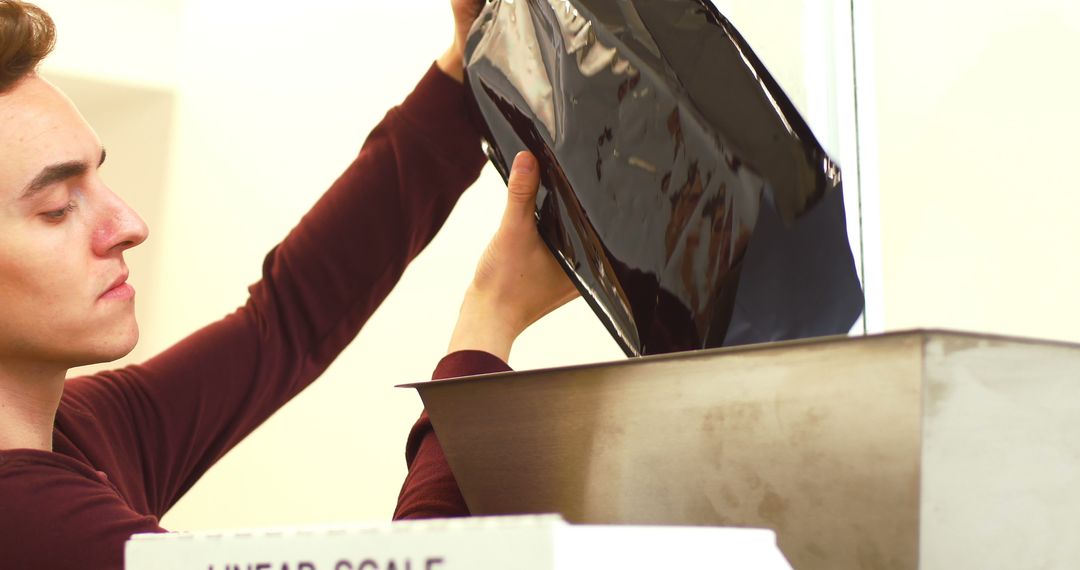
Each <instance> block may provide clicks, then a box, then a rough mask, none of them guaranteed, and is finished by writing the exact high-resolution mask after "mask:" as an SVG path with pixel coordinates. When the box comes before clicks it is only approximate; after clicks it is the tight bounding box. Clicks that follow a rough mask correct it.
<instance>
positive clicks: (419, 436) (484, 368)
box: [394, 350, 511, 520]
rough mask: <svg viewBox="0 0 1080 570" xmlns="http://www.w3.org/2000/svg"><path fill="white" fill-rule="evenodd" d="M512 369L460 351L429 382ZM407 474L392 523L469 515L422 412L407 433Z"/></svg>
mask: <svg viewBox="0 0 1080 570" xmlns="http://www.w3.org/2000/svg"><path fill="white" fill-rule="evenodd" d="M510 370H511V368H510V366H509V365H507V364H506V363H505V362H503V361H502V360H501V359H500V358H498V357H497V356H494V355H492V354H488V353H486V352H481V351H477V350H462V351H459V352H453V353H451V354H448V355H447V356H446V357H444V358H443V359H442V360H441V361H440V362H439V365H438V366H437V367H436V368H435V373H434V374H432V380H439V379H445V378H459V377H461V376H474V375H477V374H489V373H494V372H508V371H510ZM405 461H406V463H407V464H408V466H409V472H408V474H407V475H406V476H405V482H404V484H403V485H402V487H401V493H400V494H399V495H398V502H397V508H396V509H395V510H394V520H401V519H427V518H443V517H460V516H466V515H468V514H469V508H468V506H466V504H465V498H464V497H462V496H461V490H460V489H459V488H458V484H457V480H456V479H454V474H453V473H452V472H451V471H450V464H449V463H447V462H446V455H445V454H444V453H443V449H442V445H440V444H439V438H438V436H437V435H436V434H435V430H434V428H433V427H432V425H431V419H430V418H428V414H427V411H426V410H425V411H424V412H423V413H422V414H421V415H420V419H419V420H417V422H416V424H415V425H413V428H412V431H411V432H410V433H409V439H408V441H407V443H406V445H405Z"/></svg>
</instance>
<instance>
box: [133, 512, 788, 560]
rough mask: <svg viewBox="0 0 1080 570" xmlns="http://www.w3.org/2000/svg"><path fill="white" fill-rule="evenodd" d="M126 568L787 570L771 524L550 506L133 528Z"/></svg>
mask: <svg viewBox="0 0 1080 570" xmlns="http://www.w3.org/2000/svg"><path fill="white" fill-rule="evenodd" d="M125 559H126V564H125V565H126V568H127V570H586V569H589V570H593V569H605V570H606V569H613V568H619V569H639V568H640V569H645V568H648V569H655V568H678V569H680V570H683V569H687V570H692V569H706V568H708V569H728V570H750V569H754V570H791V566H790V565H789V564H788V563H787V561H786V560H785V559H784V557H783V555H782V554H780V551H779V549H778V548H777V547H776V536H775V535H774V534H773V532H772V531H770V530H761V529H733V528H711V527H657V526H595V525H570V524H567V523H566V522H564V521H563V520H562V518H560V517H559V516H557V515H541V516H524V517H476V518H465V519H445V520H432V521H408V522H397V523H387V524H384V525H373V526H363V527H347V528H340V527H337V528H330V527H318V528H313V527H309V528H292V529H262V530H252V531H236V530H233V531H225V532H201V533H169V534H140V535H135V536H134V537H132V538H131V540H130V541H128V543H127V549H126V551H125Z"/></svg>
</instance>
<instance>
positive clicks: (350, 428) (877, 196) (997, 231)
mask: <svg viewBox="0 0 1080 570" xmlns="http://www.w3.org/2000/svg"><path fill="white" fill-rule="evenodd" d="M824 3H825V0H806V1H804V2H800V1H797V0H787V1H784V0H768V1H758V2H748V1H742V0H730V1H727V2H717V4H718V5H719V6H720V7H721V9H722V10H724V11H725V12H726V13H727V14H728V15H729V16H730V17H731V18H732V19H733V21H734V22H735V24H736V25H737V26H738V27H739V28H740V30H741V31H742V32H743V33H744V34H745V35H746V36H747V38H748V39H749V41H750V42H751V43H752V44H753V45H754V46H755V49H756V51H758V53H759V55H760V56H761V57H762V59H763V60H764V62H765V63H766V65H767V66H769V68H770V70H771V71H772V72H773V73H774V75H775V76H776V77H777V78H778V80H779V81H780V83H781V84H782V85H783V86H784V87H785V89H786V90H787V91H788V92H789V94H791V96H792V98H793V99H794V100H795V102H796V104H797V105H799V106H800V108H801V109H803V110H804V112H805V113H806V114H807V115H808V119H809V120H810V122H811V124H812V125H813V126H814V127H815V129H816V130H818V131H819V136H820V135H821V130H822V129H826V130H827V129H830V128H831V127H832V126H834V124H833V123H830V122H829V120H825V122H822V119H821V118H820V117H826V119H827V118H828V117H829V116H830V113H839V114H843V111H844V110H843V109H839V110H837V107H836V106H834V105H832V104H831V103H830V102H829V101H824V103H823V102H822V100H821V93H822V92H821V91H820V89H822V87H820V86H821V84H822V82H821V78H820V77H816V76H814V75H813V73H814V72H813V71H812V70H813V69H814V67H815V66H813V65H807V61H806V59H805V58H804V52H805V53H811V52H812V50H811V49H809V48H808V47H807V46H808V43H809V44H813V43H814V40H813V37H815V36H816V34H807V30H806V27H805V25H804V23H805V21H806V20H805V19H806V18H807V14H819V15H820V14H821V13H822V11H821V7H822V6H823V5H824ZM41 4H42V5H43V6H44V7H45V8H46V9H48V10H49V11H50V12H51V13H52V14H53V15H54V17H56V19H57V21H58V25H59V28H60V45H59V47H58V51H57V53H56V55H55V56H54V57H53V59H52V60H51V61H50V63H49V66H48V67H47V72H48V73H51V74H54V75H56V76H57V77H60V78H62V79H64V80H65V81H64V82H63V83H62V84H63V86H64V87H65V88H69V89H71V90H72V91H73V93H72V95H73V98H75V99H76V101H77V102H78V103H80V104H81V105H82V106H83V107H84V108H85V109H86V113H87V115H88V116H89V117H90V119H91V122H92V123H94V124H95V125H96V126H97V128H98V129H99V131H101V133H102V136H103V137H104V138H105V143H106V145H107V146H109V147H110V148H113V149H116V150H117V152H110V159H109V161H110V162H109V164H108V166H107V168H108V169H110V170H109V171H107V172H108V173H109V176H110V180H112V181H113V182H114V185H115V186H116V189H117V190H118V191H119V192H120V193H121V195H123V196H126V197H128V198H129V199H130V201H131V202H132V203H135V204H140V206H139V207H140V208H142V209H147V210H149V211H150V212H151V213H152V215H148V216H147V217H148V218H149V219H151V222H152V236H151V239H150V241H149V242H148V243H147V244H145V245H143V246H141V248H140V249H142V250H143V252H142V257H141V259H140V257H139V255H136V252H132V255H131V257H132V266H133V277H132V280H133V281H134V283H135V285H136V287H137V288H138V290H139V299H138V304H139V313H140V319H141V322H142V325H143V341H142V343H141V344H140V347H139V348H138V349H137V351H136V353H135V354H133V356H132V358H134V359H141V358H143V357H145V356H146V355H149V354H153V353H154V352H156V351H158V350H161V349H163V348H164V347H166V346H168V345H169V344H171V343H172V342H175V341H176V340H177V339H179V338H181V337H182V336H184V335H185V334H188V333H189V332H191V331H192V330H194V329H196V328H198V327H199V326H201V325H203V324H206V323H208V322H210V321H212V320H215V319H217V318H220V317H221V316H223V315H224V314H226V313H228V312H230V311H232V310H233V309H234V308H235V307H236V306H238V305H239V304H240V303H242V302H243V300H244V298H245V294H246V287H247V285H248V284H250V283H251V282H252V281H254V280H255V279H257V277H258V275H259V268H260V264H261V260H262V256H263V255H264V254H265V252H266V251H267V250H268V249H269V248H270V247H272V246H273V244H274V243H276V242H277V240H279V239H280V238H281V237H282V236H283V235H284V234H285V233H286V232H287V231H288V229H289V228H290V227H291V226H292V225H293V224H294V223H295V222H296V220H297V219H298V218H299V216H300V214H301V213H302V212H303V211H304V210H305V209H306V208H307V207H308V206H310V205H311V204H312V203H313V202H314V201H315V200H316V199H317V197H318V196H319V194H320V193H321V191H322V190H323V189H324V188H325V187H326V186H327V185H328V184H329V183H330V182H331V181H332V180H333V179H334V178H335V177H336V176H337V175H338V173H339V172H340V170H341V169H342V168H344V166H345V165H347V164H348V163H349V161H350V160H351V159H352V157H353V156H354V155H355V153H356V151H357V150H358V149H359V146H360V144H361V142H362V141H363V139H364V137H365V135H366V134H367V132H368V131H369V130H370V129H371V127H373V126H374V125H375V123H376V122H377V121H378V120H379V118H380V117H381V116H382V115H383V113H384V112H385V110H386V109H387V108H388V107H389V106H390V105H392V104H394V103H396V102H397V101H399V100H400V99H401V98H402V97H403V96H404V95H405V94H406V93H407V92H408V91H409V89H410V88H411V86H412V85H413V84H414V83H415V81H416V80H417V79H418V78H419V77H420V76H421V74H422V73H423V72H424V71H425V70H426V69H427V67H428V66H429V65H430V63H431V61H432V60H433V59H434V58H435V57H436V56H437V55H438V54H439V53H440V52H441V51H442V50H443V49H444V47H445V46H446V45H447V44H448V42H449V39H450V14H449V8H448V6H447V4H448V2H445V1H444V0H416V1H412V2H363V3H361V2H345V1H341V0H310V1H308V2H303V3H300V2H253V1H251V2H249V1H240V0H216V1H211V0H156V1H149V0H142V1H139V2H136V1H135V0H100V1H98V2H95V3H92V4H87V3H85V2H82V1H80V0H41ZM1074 4H1075V3H1074V2H1072V1H1071V0H1034V2H1033V3H1029V4H1028V5H1025V7H1024V8H1023V10H1022V11H1019V10H1018V9H1015V8H1014V9H1011V10H1006V9H1004V8H1008V6H990V5H987V4H985V3H982V4H976V3H975V2H973V1H970V0H962V1H954V2H949V3H946V4H945V5H941V4H935V3H932V2H930V1H929V0H915V2H914V3H911V2H909V3H904V4H903V6H900V5H895V3H893V4H892V5H890V4H887V3H885V2H883V1H881V0H856V2H855V6H856V7H857V8H860V9H861V10H862V12H860V13H859V14H857V17H856V23H857V24H865V25H864V27H863V28H861V29H859V30H857V33H861V36H860V37H862V38H864V39H865V40H866V41H865V42H864V43H862V44H860V46H859V47H860V49H861V50H862V51H860V52H859V53H857V54H856V56H857V57H858V58H859V66H858V69H860V70H864V69H866V70H870V71H872V72H873V79H871V77H872V76H871V75H870V74H867V75H866V76H865V77H866V78H867V81H868V83H867V84H866V85H863V86H861V91H862V92H863V93H870V94H873V93H876V94H877V95H876V96H875V97H873V99H872V100H871V101H867V102H865V107H872V108H874V109H875V112H874V113H873V114H872V116H871V117H870V119H872V120H867V121H865V125H864V126H867V127H868V128H867V129H866V132H864V133H863V138H864V144H865V147H866V149H868V152H872V151H874V150H875V149H879V150H880V153H879V154H877V155H873V156H868V157H867V156H864V161H863V162H864V163H867V162H869V163H873V164H875V165H876V164H880V170H879V169H877V168H874V169H872V170H871V171H870V172H868V173H867V174H866V178H867V180H864V186H867V187H869V189H870V192H871V193H872V196H871V197H872V198H873V201H874V202H875V203H876V201H877V200H880V203H881V214H880V216H878V215H877V213H876V210H873V211H868V212H864V216H863V221H864V224H869V225H870V229H871V230H872V231H873V232H877V233H878V234H879V235H880V236H881V238H880V243H879V244H878V243H877V242H874V243H872V244H871V246H870V247H869V249H868V250H867V251H866V255H867V256H868V260H870V261H873V263H872V264H870V265H875V266H877V267H883V268H884V269H883V271H882V274H883V276H884V282H883V286H882V289H883V291H884V293H883V295H882V293H881V292H880V291H879V292H877V293H875V294H876V295H882V298H883V299H884V315H885V320H884V324H883V325H882V326H883V327H884V328H889V329H895V328H907V327H912V326H950V327H959V328H966V329H974V330H986V331H992V332H1005V333H1011V334H1028V335H1035V336H1042V337H1050V338H1061V339H1071V340H1080V333H1077V332H1076V330H1077V328H1076V327H1075V326H1072V323H1073V322H1075V321H1077V320H1078V318H1080V305H1078V302H1077V301H1076V300H1075V298H1074V295H1073V293H1072V292H1073V291H1075V290H1076V289H1077V286H1078V285H1080V283H1078V281H1080V274H1078V271H1080V270H1078V269H1077V267H1076V264H1075V263H1072V257H1074V256H1075V251H1076V249H1077V247H1076V244H1078V243H1080V229H1078V228H1080V226H1078V224H1076V223H1075V222H1074V221H1073V217H1074V212H1076V211H1077V206H1078V205H1080V204H1078V200H1080V198H1078V197H1077V196H1078V192H1077V190H1078V188H1077V182H1076V178H1075V174H1074V172H1073V171H1074V169H1073V168H1071V166H1072V164H1073V163H1074V162H1075V158H1074V155H1075V154H1076V151H1077V150H1078V148H1077V143H1076V141H1075V139H1074V138H1073V137H1074V136H1075V135H1074V134H1073V133H1076V132H1080V128H1078V127H1080V119H1078V114H1077V112H1076V111H1075V109H1074V108H1073V107H1072V104H1071V102H1072V101H1076V100H1078V97H1077V95H1080V87H1078V83H1077V78H1076V74H1075V72H1073V71H1071V70H1070V69H1069V68H1067V67H1066V64H1067V62H1068V59H1070V58H1069V57H1068V55H1067V54H1076V53H1080V39H1078V38H1080V34H1077V33H1076V32H1077V29H1076V22H1077V21H1080V18H1078V14H1077V9H1076V8H1075V6H1074ZM829 5H830V6H833V5H834V4H833V3H830V4H829ZM836 5H839V4H838V3H837V4H836ZM835 16H836V14H832V15H831V16H829V17H830V18H831V17H835ZM860 17H861V18H863V19H860ZM831 41H835V38H832V39H831ZM832 72H833V73H835V72H836V70H835V69H834V70H833V71H832ZM808 73H809V74H811V76H807V75H806V74H808ZM94 81H97V82H101V83H106V84H108V85H109V89H120V90H123V89H125V88H126V89H128V91H130V92H134V93H137V96H136V100H137V101H141V102H140V103H138V104H132V106H131V107H132V108H133V109H135V108H138V109H143V110H144V111H140V112H145V113H151V115H152V117H153V120H147V121H146V124H147V125H148V128H152V129H155V132H157V130H158V129H160V130H163V131H164V132H165V133H166V134H165V135H164V136H160V137H158V136H147V135H146V134H145V133H144V134H140V133H139V132H138V129H135V128H132V121H133V120H134V119H132V118H131V116H125V117H124V118H117V115H118V114H123V106H122V105H119V106H118V105H116V104H115V101H112V102H109V101H106V102H102V101H101V98H100V97H98V96H95V95H94V94H95V93H99V94H100V92H101V89H99V88H97V87H93V86H89V87H88V86H87V85H88V83H87V82H89V83H91V84H92V83H93V82H94ZM871 81H872V82H871ZM815 86H817V87H815ZM106 90H108V89H106ZM83 97H85V103H84V102H83V100H82V98H83ZM865 107H864V108H865ZM821 109H824V111H821ZM833 119H835V117H834V118H833ZM98 123H100V124H98ZM821 138H822V140H823V143H825V144H826V146H827V147H830V149H829V150H830V151H831V152H833V153H834V154H837V155H847V154H848V153H849V149H844V148H837V147H833V146H832V145H838V146H839V147H842V146H843V145H844V143H843V141H842V140H839V138H838V137H836V136H832V135H826V136H821ZM159 139H161V140H159ZM140 145H157V146H158V147H160V148H159V150H158V151H154V152H149V151H147V150H146V149H141V150H140ZM124 148H128V149H130V150H129V151H126V152H125V151H122V150H121V149H124ZM140 152H142V153H144V154H145V155H146V156H149V157H150V158H146V157H145V156H143V155H140V154H139V153H140ZM155 156H166V157H168V160H167V161H164V160H162V161H157V160H156V159H154V158H153V157H155ZM868 159H872V160H869V161H868ZM842 166H843V167H844V168H845V172H846V173H848V175H849V176H850V173H851V172H852V165H850V164H844V163H843V162H842ZM140 169H142V170H145V171H142V170H140ZM879 173H880V174H879ZM155 180H159V182H155ZM126 185H130V186H128V187H125V186H126ZM877 188H880V191H879V192H878V191H877V190H876V189H877ZM503 192H504V189H503V186H502V184H501V182H500V181H499V179H498V177H497V175H495V174H494V172H493V171H492V170H491V169H490V168H488V169H486V170H485V173H484V175H483V176H482V178H481V180H480V182H479V183H478V184H477V185H476V186H475V187H474V188H473V189H471V190H470V191H469V192H467V193H466V195H465V196H464V197H463V198H462V201H461V202H460V203H459V205H458V208H457V209H456V210H455V212H454V214H453V215H452V216H451V219H450V221H449V223H448V224H447V226H446V227H445V228H444V230H443V231H442V232H441V234H440V235H439V237H438V238H437V239H436V241H435V242H434V243H433V244H432V246H431V247H430V248H429V249H428V250H427V251H426V252H425V253H424V254H422V256H421V257H420V258H419V259H418V260H417V261H416V262H415V263H414V264H413V266H412V267H411V268H410V269H409V270H408V272H407V273H406V275H405V278H404V279H403V281H402V282H401V284H400V285H399V287H398V288H397V289H396V290H395V292H394V294H393V295H391V297H390V298H389V299H388V300H387V301H386V303H385V304H384V306H383V307H382V308H381V309H380V310H379V311H378V312H377V313H376V315H375V316H374V318H373V319H372V320H371V322H370V323H369V324H368V326H367V327H365V329H364V330H363V331H362V332H361V333H360V335H359V337H358V338H357V340H356V342H355V343H353V345H352V346H350V347H349V349H348V350H347V351H346V352H345V353H344V354H343V355H342V357H341V358H340V359H339V360H338V361H337V362H336V363H335V364H334V365H333V366H332V367H331V369H330V370H329V371H328V372H327V374H326V375H325V376H324V377H323V378H322V379H320V380H319V381H318V382H317V383H316V384H315V385H314V386H313V387H312V388H311V389H309V390H308V391H306V392H305V393H303V394H302V395H301V396H300V397H298V398H297V399H296V400H295V401H294V402H293V403H291V404H290V405H288V406H287V407H286V408H285V409H283V410H282V411H281V412H280V413H279V414H277V415H276V416H275V417H274V418H273V419H271V420H270V421H269V422H268V423H267V424H266V425H265V426H264V427H263V428H261V429H260V430H258V431H257V432H256V433H255V434H254V435H253V436H252V437H251V438H249V439H248V440H247V441H245V442H244V443H243V444H241V445H240V446H239V447H238V448H237V449H236V450H234V451H233V452H232V453H231V454H230V455H229V456H227V457H226V458H225V459H224V460H223V461H222V462H221V463H220V464H219V465H218V466H216V467H215V468H214V469H213V470H212V471H211V472H210V473H209V474H208V475H207V476H206V477H205V478H204V480H203V481H202V482H201V483H200V484H199V485H198V486H196V488H195V489H193V490H192V491H191V492H190V493H189V494H188V496H187V497H185V498H184V499H183V500H182V501H181V502H180V504H179V505H177V507H176V508H175V509H174V510H173V511H172V512H171V513H170V514H169V515H168V516H167V517H166V518H165V520H164V524H165V525H166V526H167V527H169V528H174V529H194V528H207V527H233V526H257V525H278V524H299V523H313V522H324V523H330V522H336V521H357V520H382V519H386V518H387V517H388V516H389V514H390V512H391V510H392V507H393V504H394V501H395V498H396V493H397V490H398V486H399V485H400V481H401V479H402V477H403V475H404V461H403V456H402V453H403V444H404V439H405V435H406V433H407V431H408V428H409V426H410V425H411V423H412V422H413V420H414V419H415V417H416V415H417V414H418V412H419V409H420V406H419V402H418V399H417V398H416V396H415V395H414V394H412V393H410V392H408V391H404V390H397V389H394V388H392V386H393V385H394V384H399V383H403V382H410V381H415V380H419V379H424V378H426V377H428V375H429V374H430V371H431V369H432V367H433V366H434V364H435V363H436V362H437V361H438V359H439V358H440V357H441V356H442V355H443V353H444V350H445V346H446V343H447V340H448V337H449V333H450V330H451V328H452V326H453V322H454V319H455V316H456V312H457V307H458V303H459V301H460V297H461V294H462V292H463V291H464V289H465V287H466V285H467V284H468V280H469V277H470V275H471V273H472V268H473V264H474V262H475V260H476V258H477V256H478V255H479V253H480V251H481V249H482V248H483V246H484V244H485V243H486V241H487V239H488V238H489V236H490V235H491V233H492V232H493V230H494V228H495V224H496V221H497V218H498V215H499V212H500V211H501V207H502V193H503ZM879 328H880V327H879ZM615 358H621V353H620V352H619V351H618V349H617V347H616V346H615V344H614V342H613V341H611V340H610V338H609V337H608V336H607V333H606V332H605V331H604V330H603V328H602V327H601V326H600V324H599V323H598V321H596V320H595V319H594V318H593V317H592V315H591V313H590V312H589V311H588V309H587V307H586V306H585V305H584V303H583V302H580V301H578V302H575V303H573V304H571V305H570V306H568V307H566V308H565V309H563V310H561V311H559V312H557V313H556V314H554V315H552V316H551V317H549V318H548V319H545V320H544V321H542V322H541V323H539V324H538V325H537V326H536V327H535V328H534V329H533V330H530V331H529V332H528V333H527V334H526V335H525V336H524V337H523V338H522V339H521V340H520V341H519V343H518V345H517V346H516V347H515V352H514V354H513V356H512V358H511V364H513V365H514V366H515V367H518V368H532V367H541V366H554V365H563V364H572V363H579V362H588V361H600V360H609V359H615Z"/></svg>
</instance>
